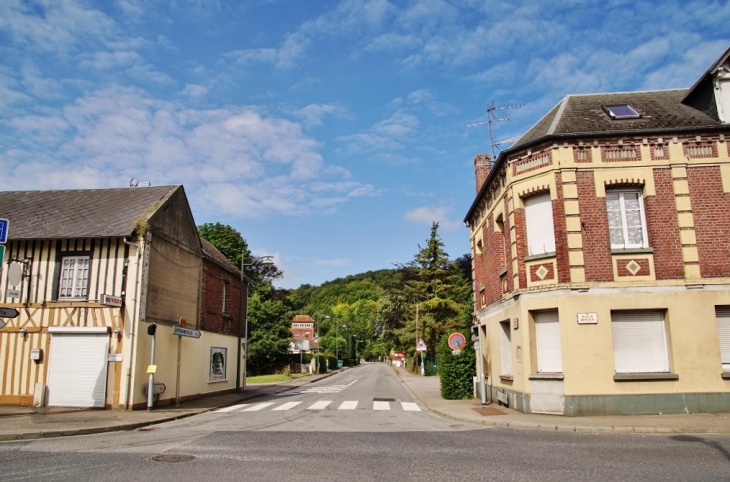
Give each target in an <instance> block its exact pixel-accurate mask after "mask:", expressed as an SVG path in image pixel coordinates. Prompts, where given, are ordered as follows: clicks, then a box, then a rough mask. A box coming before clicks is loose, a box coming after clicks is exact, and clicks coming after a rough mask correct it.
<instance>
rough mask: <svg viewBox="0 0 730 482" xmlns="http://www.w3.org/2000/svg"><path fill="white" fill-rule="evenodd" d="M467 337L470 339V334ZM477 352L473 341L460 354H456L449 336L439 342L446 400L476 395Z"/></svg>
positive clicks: (442, 384) (441, 372)
mask: <svg viewBox="0 0 730 482" xmlns="http://www.w3.org/2000/svg"><path fill="white" fill-rule="evenodd" d="M465 336H466V339H467V340H468V339H469V336H467V335H466V334H465ZM475 373H476V354H475V352H474V347H473V346H472V344H471V343H467V344H466V346H465V347H464V349H463V350H461V353H460V354H459V355H454V354H453V353H452V352H451V347H450V346H449V340H448V337H447V336H442V337H441V342H440V343H439V364H438V374H439V377H440V378H441V396H442V397H443V398H444V399H445V400H465V399H468V398H472V397H473V396H474V383H473V380H474V374H475Z"/></svg>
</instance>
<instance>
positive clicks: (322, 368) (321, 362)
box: [314, 354, 327, 375]
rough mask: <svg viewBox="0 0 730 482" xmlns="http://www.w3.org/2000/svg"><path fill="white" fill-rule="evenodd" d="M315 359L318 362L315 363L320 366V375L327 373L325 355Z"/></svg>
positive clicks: (316, 356)
mask: <svg viewBox="0 0 730 482" xmlns="http://www.w3.org/2000/svg"><path fill="white" fill-rule="evenodd" d="M314 357H315V358H316V360H317V361H316V362H315V363H316V364H317V365H319V373H320V375H321V374H324V373H327V357H326V356H324V355H319V354H317V355H314Z"/></svg>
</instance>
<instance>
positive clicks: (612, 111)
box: [601, 104, 641, 119]
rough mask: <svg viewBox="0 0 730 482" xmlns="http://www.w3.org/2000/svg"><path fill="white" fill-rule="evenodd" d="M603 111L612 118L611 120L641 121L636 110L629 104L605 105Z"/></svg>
mask: <svg viewBox="0 0 730 482" xmlns="http://www.w3.org/2000/svg"><path fill="white" fill-rule="evenodd" d="M601 107H603V111H604V112H605V113H606V114H608V115H609V117H611V119H639V118H641V114H639V113H638V112H637V111H636V109H634V108H633V107H631V106H630V105H629V104H616V105H603V106H601Z"/></svg>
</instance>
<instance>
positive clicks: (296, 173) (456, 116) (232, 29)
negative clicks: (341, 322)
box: [0, 0, 730, 288]
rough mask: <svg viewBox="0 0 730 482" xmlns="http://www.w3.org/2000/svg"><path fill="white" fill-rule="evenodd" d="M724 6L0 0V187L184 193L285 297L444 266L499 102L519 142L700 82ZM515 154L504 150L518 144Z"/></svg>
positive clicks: (723, 27)
mask: <svg viewBox="0 0 730 482" xmlns="http://www.w3.org/2000/svg"><path fill="white" fill-rule="evenodd" d="M729 23H730V6H729V4H728V2H713V1H705V0H697V1H664V0H658V1H654V2H651V1H623V0H615V1H612V0H598V1H593V0H585V1H578V0H573V1H570V0H568V1H563V2H560V1H556V2H546V1H519V0H515V1H509V2H507V1H493V0H482V1H476V0H460V1H458V0H450V1H448V0H422V1H417V0H411V1H407V0H390V1H389V0H317V1H314V0H239V1H230V2H229V1H223V0H174V1H156V0H116V1H106V2H103V1H83V0H57V1H56V0H42V1H41V0H30V1H19V0H2V1H0V123H1V124H2V128H1V129H0V165H1V166H2V176H0V189H2V190H30V189H81V188H105V187H127V186H129V181H130V179H131V178H136V179H138V180H139V181H143V182H144V181H149V182H151V183H152V185H155V186H159V185H165V184H183V185H184V186H185V191H186V192H187V195H188V198H189V200H190V203H191V206H192V210H193V215H194V216H195V220H196V222H197V223H198V224H202V223H204V222H222V223H225V224H230V225H232V226H233V227H235V228H236V229H238V230H239V231H240V232H241V233H242V234H243V236H244V238H246V240H247V241H248V243H249V245H250V247H251V249H252V250H253V252H254V253H255V254H257V255H274V256H275V259H276V262H277V265H278V266H279V267H280V268H281V269H283V270H284V272H285V276H284V279H282V280H280V281H279V283H278V285H279V286H282V287H287V288H294V287H297V286H299V285H301V284H302V283H310V284H314V285H317V284H321V283H322V282H324V281H327V280H331V279H334V278H337V277H342V276H346V275H348V274H355V273H360V272H364V271H368V270H373V269H382V268H391V267H393V263H396V262H407V261H409V260H410V259H412V257H413V255H414V254H415V253H416V252H417V250H418V245H419V244H421V245H422V244H423V243H424V241H425V240H426V239H427V238H428V235H429V230H430V226H431V222H432V221H438V222H439V223H440V230H439V231H440V234H441V236H442V238H443V240H444V242H445V244H446V250H447V251H448V253H449V254H450V255H451V257H452V258H456V257H458V256H460V255H462V254H465V253H467V252H468V251H469V243H468V235H469V233H468V230H467V228H465V227H464V225H463V222H462V220H463V218H464V215H465V214H466V211H467V210H468V208H469V206H470V204H471V202H472V200H473V196H474V193H475V186H474V167H473V159H474V156H475V155H476V154H479V153H489V152H491V146H490V140H489V131H488V129H487V128H486V126H481V127H474V128H466V127H465V125H466V124H469V123H477V122H480V121H483V120H484V119H486V112H485V109H486V107H487V105H488V104H489V103H490V102H492V101H494V103H495V105H497V106H506V105H514V104H525V105H524V107H521V108H518V109H512V110H509V111H502V112H501V113H503V114H504V115H509V116H510V117H511V121H510V122H508V123H501V124H499V125H498V126H497V127H496V129H495V137H496V140H502V139H509V138H512V137H514V136H518V135H520V134H522V133H524V132H525V131H526V130H527V129H528V128H529V126H530V125H532V124H533V123H534V122H536V121H537V120H538V119H539V118H540V117H541V116H542V115H544V114H545V113H546V112H547V111H548V110H549V109H550V108H551V107H552V106H554V105H555V104H556V103H558V102H559V101H560V99H561V98H562V97H563V96H565V95H566V94H570V93H586V92H607V91H628V90H645V89H666V88H677V87H689V86H691V85H692V84H693V83H694V81H695V80H697V79H698V78H699V77H700V75H701V74H702V73H703V72H704V71H705V70H706V69H707V68H708V67H709V66H710V65H711V64H712V62H713V61H714V60H715V59H716V58H717V57H719V55H720V54H721V53H722V52H723V51H724V50H725V49H726V48H727V47H728V46H729V45H730V34H728V30H727V25H728V24H729ZM506 146H508V144H503V145H502V146H501V147H503V148H504V147H506Z"/></svg>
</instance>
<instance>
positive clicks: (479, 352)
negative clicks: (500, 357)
mask: <svg viewBox="0 0 730 482" xmlns="http://www.w3.org/2000/svg"><path fill="white" fill-rule="evenodd" d="M473 329H474V330H475V331H477V337H478V341H477V346H478V350H477V356H478V357H479V394H480V396H481V402H482V405H486V404H487V387H486V383H485V379H484V352H483V351H482V327H481V325H474V326H473Z"/></svg>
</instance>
